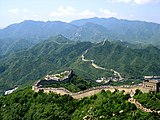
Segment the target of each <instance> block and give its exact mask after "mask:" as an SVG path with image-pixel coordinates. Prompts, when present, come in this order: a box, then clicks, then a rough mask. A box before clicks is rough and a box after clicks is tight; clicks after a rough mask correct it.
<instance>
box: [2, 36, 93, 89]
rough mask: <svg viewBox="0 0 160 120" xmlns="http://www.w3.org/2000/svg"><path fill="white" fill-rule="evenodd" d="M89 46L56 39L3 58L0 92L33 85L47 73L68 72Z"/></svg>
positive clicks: (58, 37) (88, 44) (61, 38)
mask: <svg viewBox="0 0 160 120" xmlns="http://www.w3.org/2000/svg"><path fill="white" fill-rule="evenodd" d="M66 40H67V43H66ZM91 46H92V44H91V43H89V42H83V43H75V42H73V41H69V40H68V39H67V38H65V37H63V36H61V35H59V36H56V37H53V38H51V39H48V40H46V41H43V42H41V43H39V44H37V45H35V46H34V47H33V48H31V49H30V50H28V51H23V52H17V53H14V54H12V55H10V56H8V57H6V58H3V59H1V61H0V72H1V73H0V81H1V82H2V81H3V82H2V83H3V84H1V86H0V89H4V88H5V89H6V88H8V87H9V86H14V85H17V84H27V83H30V82H33V81H35V80H37V79H40V78H42V77H44V76H45V75H46V74H48V73H49V72H50V71H57V70H60V69H63V70H64V69H68V66H69V65H70V64H72V63H73V62H74V61H75V60H76V59H77V57H79V56H81V54H82V52H83V51H85V50H86V49H87V48H90V47H91ZM7 85H9V86H7Z"/></svg>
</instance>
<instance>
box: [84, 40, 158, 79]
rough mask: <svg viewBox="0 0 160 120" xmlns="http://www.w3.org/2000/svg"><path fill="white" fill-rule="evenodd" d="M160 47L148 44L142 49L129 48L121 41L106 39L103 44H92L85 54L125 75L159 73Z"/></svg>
mask: <svg viewBox="0 0 160 120" xmlns="http://www.w3.org/2000/svg"><path fill="white" fill-rule="evenodd" d="M159 54H160V49H158V48H156V47H154V46H152V45H150V46H148V47H146V48H142V49H136V48H135V49H134V48H130V47H129V46H128V45H125V44H124V45H123V43H121V44H119V43H111V42H109V41H106V42H105V44H104V45H101V46H94V47H92V48H91V49H89V51H88V53H87V54H86V58H87V59H94V60H95V62H96V63H97V64H99V65H100V66H103V67H105V68H109V69H115V70H117V71H120V72H121V73H123V74H124V75H125V76H126V77H127V76H135V77H136V76H137V77H140V76H144V75H160V63H159V62H158V61H160V56H159Z"/></svg>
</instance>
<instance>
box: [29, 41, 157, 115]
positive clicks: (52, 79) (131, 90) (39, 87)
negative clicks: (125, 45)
mask: <svg viewBox="0 0 160 120" xmlns="http://www.w3.org/2000/svg"><path fill="white" fill-rule="evenodd" d="M104 44H105V41H104V42H103V44H102V45H104ZM87 52H88V49H87V50H86V51H85V52H84V54H82V55H81V58H82V61H84V62H91V65H92V66H93V67H94V68H96V69H101V70H105V71H111V72H114V75H117V76H118V77H119V80H123V78H122V77H121V75H120V73H119V72H117V71H115V70H113V69H106V68H103V67H100V66H98V65H97V64H95V63H94V60H87V59H85V57H84V55H85V54H86V53H87ZM63 73H67V74H66V75H65V76H63V78H60V77H59V78H58V77H56V75H58V76H61V74H62V73H60V74H55V75H53V76H49V75H47V76H46V77H45V80H39V81H37V82H36V83H35V84H34V85H33V86H32V90H34V91H35V92H39V91H43V92H44V93H50V92H53V93H56V94H60V95H70V96H72V97H73V98H74V99H82V98H84V97H89V96H92V95H95V94H97V93H99V92H101V91H102V90H105V91H107V90H109V91H111V92H114V91H115V90H119V91H123V92H124V94H130V96H131V98H129V99H128V101H129V102H131V103H133V104H135V105H136V107H137V108H139V109H141V110H142V111H144V112H155V113H158V114H159V115H160V111H155V110H150V109H147V108H145V107H143V106H142V105H141V104H140V103H139V102H138V101H137V100H136V99H134V98H133V96H134V94H135V91H136V90H137V89H139V90H141V91H142V92H143V93H148V92H149V91H150V90H154V89H153V88H155V89H157V88H156V87H153V86H152V89H151V88H150V87H148V88H147V87H146V82H144V83H145V84H143V85H130V86H128V85H123V86H109V85H107V86H98V87H92V88H90V89H87V90H84V91H80V92H77V93H72V92H71V91H69V90H67V89H65V88H63V87H60V88H51V87H48V88H45V87H43V85H44V84H45V85H46V84H54V83H57V82H64V81H65V82H66V81H69V80H70V78H71V77H72V76H73V71H72V70H69V71H65V72H63ZM149 77H150V76H149ZM151 79H152V77H151ZM156 84H157V83H156ZM155 86H157V85H155Z"/></svg>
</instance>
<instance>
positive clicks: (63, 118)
mask: <svg viewBox="0 0 160 120" xmlns="http://www.w3.org/2000/svg"><path fill="white" fill-rule="evenodd" d="M128 98H129V95H128V94H127V95H124V94H123V92H118V91H117V92H113V93H111V92H110V91H106V92H105V91H102V92H101V93H99V94H96V95H94V96H91V97H88V98H83V99H81V100H76V99H73V98H72V97H71V96H68V95H64V96H60V95H58V94H53V93H49V94H45V93H41V92H39V93H35V92H33V91H32V90H31V87H28V88H25V89H21V90H19V91H17V92H15V93H12V94H11V95H8V96H3V97H0V119H1V120H11V119H14V120H22V119H23V120H55V119H56V120H79V119H81V120H82V119H85V118H86V119H96V120H100V119H103V120H108V119H110V120H115V119H116V120H122V119H126V120H128V119H129V120H135V119H140V120H158V119H159V116H158V115H157V114H155V113H145V112H142V111H141V110H139V109H137V108H136V106H135V105H134V104H131V103H130V102H128Z"/></svg>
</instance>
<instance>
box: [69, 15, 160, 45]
mask: <svg viewBox="0 0 160 120" xmlns="http://www.w3.org/2000/svg"><path fill="white" fill-rule="evenodd" d="M88 22H90V23H94V24H98V25H101V26H104V27H105V28H107V29H108V30H110V31H111V32H113V33H114V35H115V36H116V37H115V38H116V39H119V40H121V39H122V40H124V41H128V42H134V43H135V42H136V43H141V42H142V43H153V44H154V45H156V44H157V43H159V42H160V34H159V33H160V25H159V24H156V23H149V22H143V21H129V20H123V19H117V18H97V17H96V18H89V19H81V20H75V21H72V22H71V24H74V25H77V26H82V25H85V24H86V23H88ZM116 34H118V36H117V35H116Z"/></svg>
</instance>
